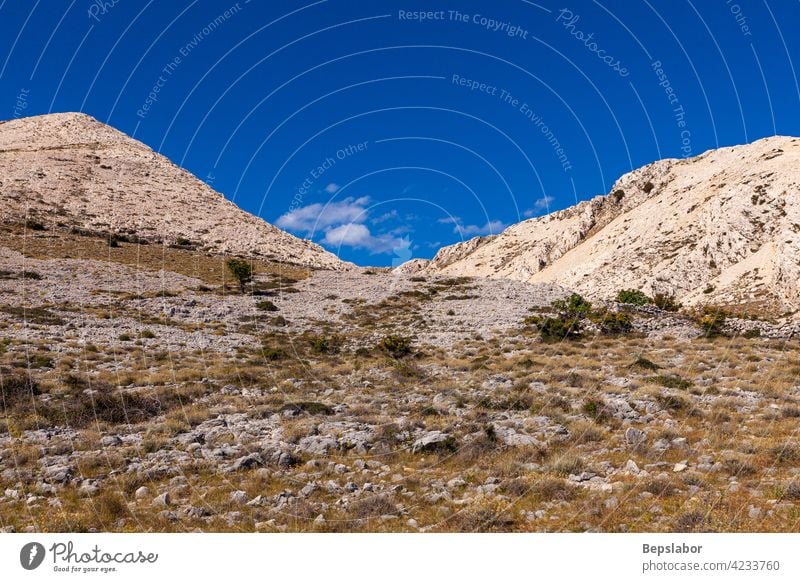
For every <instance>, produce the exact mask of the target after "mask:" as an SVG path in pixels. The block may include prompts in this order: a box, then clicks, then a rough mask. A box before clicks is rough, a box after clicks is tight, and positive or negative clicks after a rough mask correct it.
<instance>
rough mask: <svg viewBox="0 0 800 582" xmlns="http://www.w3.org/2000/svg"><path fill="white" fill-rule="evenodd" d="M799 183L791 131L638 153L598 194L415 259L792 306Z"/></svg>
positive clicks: (599, 287) (586, 290)
mask: <svg viewBox="0 0 800 582" xmlns="http://www.w3.org/2000/svg"><path fill="white" fill-rule="evenodd" d="M798 194H800V139H798V138H794V137H785V136H773V137H768V138H764V139H760V140H758V141H755V142H753V143H750V144H747V145H742V146H734V147H723V148H718V149H714V150H709V151H707V152H704V153H703V154H700V155H698V156H696V157H693V158H688V159H665V160H660V161H657V162H654V163H652V164H648V165H646V166H643V167H641V168H639V169H636V170H633V171H632V172H629V173H627V174H625V175H624V176H622V177H621V178H620V179H619V180H617V181H616V182H615V183H614V185H613V187H612V188H611V190H610V191H609V193H608V194H606V195H604V196H597V197H595V198H593V199H591V200H588V201H584V202H581V203H579V204H577V205H575V206H572V207H570V208H567V209H565V210H560V211H557V212H553V213H551V214H548V215H546V216H542V217H538V218H532V219H529V220H526V221H524V222H520V223H518V224H516V225H513V226H511V227H509V228H508V229H506V230H505V231H504V232H503V233H502V234H500V235H498V236H496V237H492V238H476V239H472V240H468V241H465V242H463V243H458V244H455V245H452V246H450V247H445V248H443V249H441V250H440V251H439V253H437V255H436V257H434V259H433V260H432V261H431V262H430V263H429V264H427V265H425V266H422V265H420V264H415V266H414V271H415V272H419V271H420V270H422V271H426V272H430V273H442V274H448V275H466V276H485V277H492V278H509V279H517V280H522V281H528V282H551V283H557V284H559V285H563V286H564V287H567V288H570V289H574V290H575V291H577V292H579V293H582V294H584V295H586V296H588V297H591V298H595V299H613V298H614V297H615V296H616V293H617V292H618V291H619V290H621V289H627V288H635V289H642V290H643V291H645V292H647V293H651V294H653V293H667V294H671V295H675V296H676V297H677V298H678V299H679V300H681V301H683V302H684V303H685V304H687V305H692V304H705V303H713V304H719V305H725V306H729V307H733V308H736V309H739V310H742V311H751V312H757V313H763V312H768V313H770V314H776V313H777V314H780V313H785V312H787V311H797V310H798V309H800V285H798V281H800V196H799V195H798ZM404 270H408V269H401V272H402V271H404Z"/></svg>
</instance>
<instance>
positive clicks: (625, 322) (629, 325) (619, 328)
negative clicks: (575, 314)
mask: <svg viewBox="0 0 800 582" xmlns="http://www.w3.org/2000/svg"><path fill="white" fill-rule="evenodd" d="M589 319H590V320H591V321H593V322H594V323H595V324H597V327H599V328H600V333H602V334H605V335H619V334H623V333H628V332H630V331H631V330H632V329H633V318H632V317H631V315H630V314H629V313H623V312H621V311H610V310H608V309H606V308H601V309H596V310H594V311H592V312H591V313H590V314H589Z"/></svg>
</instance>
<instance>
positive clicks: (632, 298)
mask: <svg viewBox="0 0 800 582" xmlns="http://www.w3.org/2000/svg"><path fill="white" fill-rule="evenodd" d="M652 302H653V300H652V299H650V297H648V296H647V295H645V294H644V293H643V292H642V291H639V290H638V289H622V290H620V292H619V293H617V303H625V304H628V305H647V304H648V303H652Z"/></svg>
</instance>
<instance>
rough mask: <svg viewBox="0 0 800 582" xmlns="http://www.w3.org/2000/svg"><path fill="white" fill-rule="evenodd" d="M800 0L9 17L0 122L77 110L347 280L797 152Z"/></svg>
mask: <svg viewBox="0 0 800 582" xmlns="http://www.w3.org/2000/svg"><path fill="white" fill-rule="evenodd" d="M798 27H800V2H799V1H798V0H778V1H771V0H769V1H764V0H761V1H756V0H740V1H738V2H734V1H733V0H731V1H727V0H716V1H707V2H700V1H699V0H693V1H689V0H641V1H637V2H611V1H610V0H603V1H602V2H600V1H592V0H574V1H572V0H570V1H568V2H566V3H563V2H562V3H554V2H548V1H542V2H529V1H527V0H498V1H496V2H486V1H483V2H430V1H428V2H413V1H408V2H405V1H400V2H397V1H379V2H353V1H348V0H327V1H326V0H320V1H311V0H308V1H302V2H295V1H279V2H266V1H264V2H260V1H258V0H250V1H249V2H248V1H246V0H241V1H240V2H238V3H236V2H232V1H229V0H220V1H203V2H199V1H194V2H173V1H166V0H153V1H150V2H145V1H138V2H134V1H132V0H116V2H115V1H113V0H106V1H105V2H102V1H99V0H98V1H89V0H74V1H70V0H67V1H63V2H62V1H58V0H36V1H32V0H25V1H23V0H4V1H3V0H0V119H10V118H13V117H19V116H27V115H36V114H41V113H48V112H55V111H83V112H86V113H88V114H90V115H93V116H94V117H96V118H97V119H99V120H101V121H103V122H106V123H109V124H111V125H113V126H115V127H117V128H119V129H121V130H122V131H125V132H126V133H128V134H131V135H133V136H135V137H136V138H137V139H140V140H142V141H144V142H145V143H147V144H148V145H150V146H151V147H153V148H154V149H156V150H157V151H159V152H161V153H163V154H164V155H166V156H168V157H169V158H170V159H172V160H173V161H175V162H176V163H178V164H180V165H181V166H183V167H185V168H187V169H188V170H190V171H191V172H193V173H194V174H196V175H197V176H199V177H200V178H201V179H203V180H206V181H207V182H209V183H210V184H212V185H213V187H214V188H216V189H217V190H219V191H220V192H222V193H223V194H224V195H225V196H226V197H228V198H229V199H232V200H234V201H235V202H236V203H237V204H238V205H239V206H241V207H243V208H244V209H246V210H248V211H250V212H252V213H254V214H257V215H259V216H261V217H262V218H264V219H265V220H268V221H270V222H273V223H276V224H278V225H280V226H282V227H283V228H285V229H287V230H289V231H290V232H292V233H294V234H296V235H298V236H301V237H306V238H311V239H313V240H315V241H317V242H319V243H321V244H323V245H324V246H326V248H328V249H330V250H331V251H333V252H335V253H337V254H339V255H340V256H341V257H342V258H344V259H346V260H351V261H355V262H357V263H359V264H371V265H393V264H398V263H400V262H403V261H404V260H407V259H409V258H412V257H422V258H430V257H431V256H432V255H433V254H434V253H435V252H436V250H437V249H438V248H439V247H440V246H441V245H445V244H452V243H454V242H458V241H460V240H464V239H467V238H470V237H472V236H476V235H483V234H492V233H497V232H500V231H501V230H502V229H503V228H504V227H505V226H507V225H509V224H513V223H515V222H518V221H520V220H524V219H525V218H528V217H532V216H538V215H541V214H545V213H547V212H549V211H553V210H557V209H561V208H565V207H567V206H570V205H572V204H574V203H575V202H576V201H578V200H585V199H588V198H591V197H592V196H595V195H597V194H604V193H606V192H607V191H608V190H609V189H610V187H611V185H612V184H613V182H614V181H615V180H616V179H617V178H618V177H619V176H620V175H621V174H623V173H625V172H627V171H629V170H631V169H633V168H636V167H639V166H641V165H643V164H645V163H648V162H651V161H653V160H656V159H659V158H664V157H687V156H691V155H697V154H700V153H702V152H703V151H705V150H707V149H710V148H714V147H718V146H723V145H733V144H741V143H745V142H750V141H753V140H756V139H758V138H761V137H765V136H769V135H775V134H782V135H800V87H799V86H798V75H800V72H798V67H800V38H798V35H797V33H796V31H797V29H798Z"/></svg>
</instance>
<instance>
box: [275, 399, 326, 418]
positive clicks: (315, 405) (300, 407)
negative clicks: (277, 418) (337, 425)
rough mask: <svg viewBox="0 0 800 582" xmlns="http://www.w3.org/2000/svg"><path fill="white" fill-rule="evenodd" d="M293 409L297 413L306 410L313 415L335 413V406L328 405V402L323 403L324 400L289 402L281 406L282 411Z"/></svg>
mask: <svg viewBox="0 0 800 582" xmlns="http://www.w3.org/2000/svg"><path fill="white" fill-rule="evenodd" d="M286 411H291V412H294V413H295V414H300V413H301V412H305V413H306V414H311V415H318V414H324V415H331V414H333V408H331V407H330V406H328V405H327V404H323V403H322V402H309V401H303V402H288V403H286V404H284V405H283V406H282V407H281V412H286Z"/></svg>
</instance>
